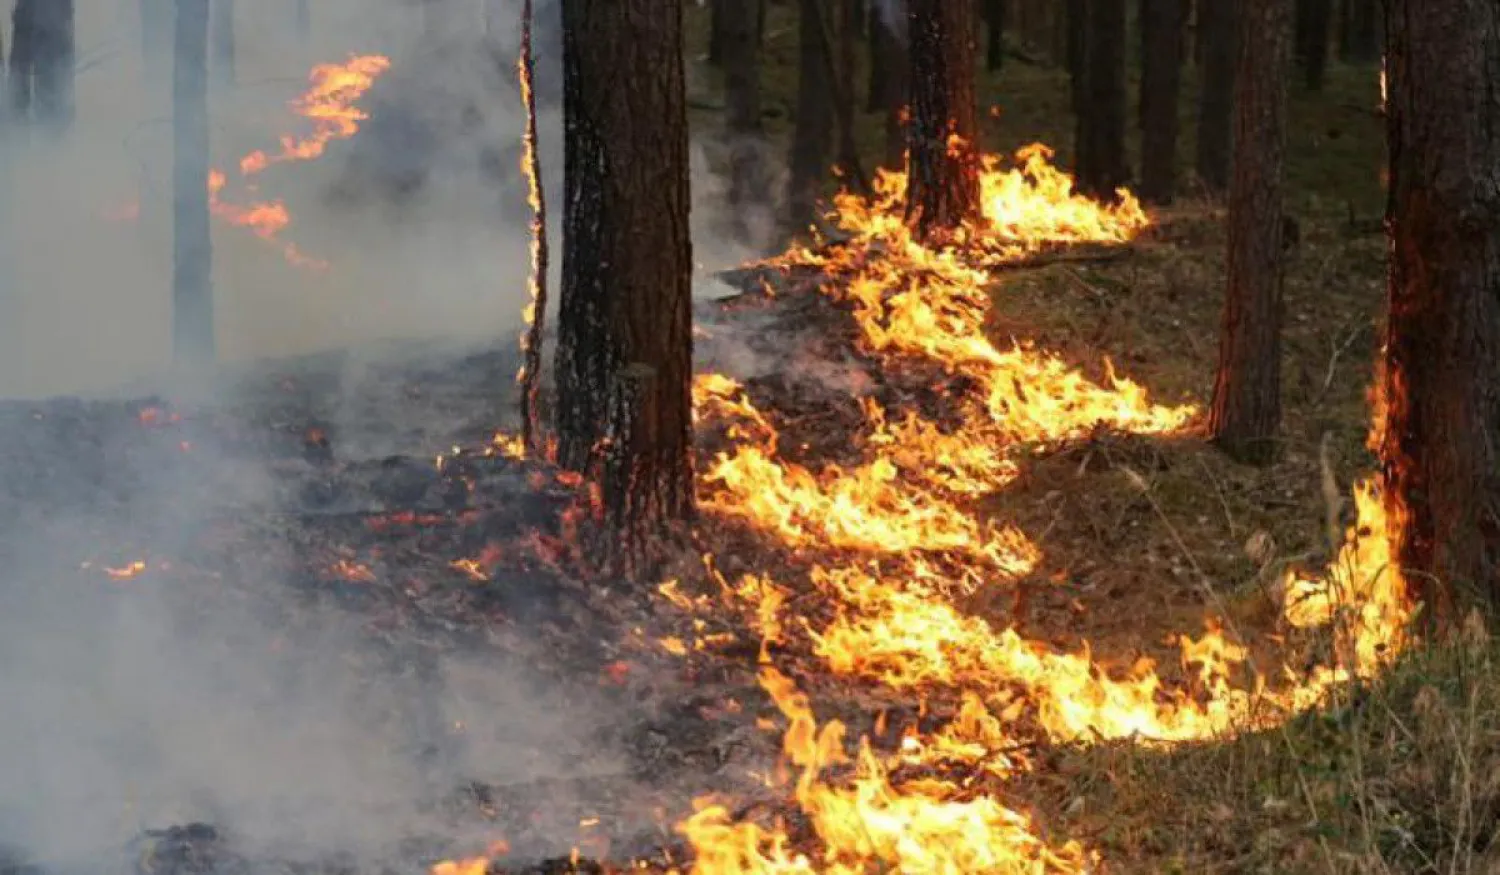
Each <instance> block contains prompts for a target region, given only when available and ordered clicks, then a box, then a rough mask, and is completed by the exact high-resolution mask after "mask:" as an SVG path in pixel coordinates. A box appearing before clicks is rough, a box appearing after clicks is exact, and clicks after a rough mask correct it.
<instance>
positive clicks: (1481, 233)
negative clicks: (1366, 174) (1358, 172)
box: [1376, 0, 1500, 625]
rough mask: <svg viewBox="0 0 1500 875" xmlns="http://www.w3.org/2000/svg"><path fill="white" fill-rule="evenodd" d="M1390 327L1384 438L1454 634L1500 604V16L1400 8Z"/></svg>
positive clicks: (1421, 586) (1389, 22)
mask: <svg viewBox="0 0 1500 875" xmlns="http://www.w3.org/2000/svg"><path fill="white" fill-rule="evenodd" d="M1385 24H1386V33H1387V38H1386V65H1387V66H1386V75H1387V89H1388V95H1389V97H1388V103H1387V109H1386V119H1387V122H1386V124H1387V129H1386V130H1387V146H1388V148H1387V152H1388V155H1389V161H1390V188H1389V193H1388V200H1387V213H1386V216H1387V222H1386V227H1387V229H1388V234H1389V239H1390V255H1391V259H1390V286H1389V305H1390V307H1389V314H1388V317H1387V322H1386V329H1385V331H1386V334H1385V343H1384V344H1383V345H1382V349H1383V354H1382V355H1383V357H1382V360H1381V368H1380V373H1381V384H1380V390H1381V391H1380V394H1381V398H1382V400H1383V402H1384V403H1383V404H1382V405H1381V406H1380V407H1381V409H1378V410H1377V416H1378V417H1379V419H1378V420H1377V425H1378V426H1379V428H1377V431H1376V438H1377V440H1378V447H1379V453H1380V457H1381V460H1382V463H1383V464H1382V470H1383V472H1384V478H1385V500H1386V502H1387V519H1389V520H1394V521H1397V522H1398V523H1399V524H1400V529H1399V531H1398V532H1397V537H1396V559H1397V561H1398V563H1399V564H1400V566H1401V567H1402V568H1404V569H1408V573H1407V579H1408V580H1410V581H1412V582H1413V584H1414V586H1415V589H1416V590H1417V592H1416V593H1414V594H1415V595H1418V596H1419V597H1421V598H1422V599H1423V600H1424V602H1425V603H1426V605H1427V608H1428V610H1429V616H1430V618H1432V619H1434V620H1436V621H1437V622H1438V623H1439V624H1440V625H1448V624H1451V622H1452V621H1453V620H1455V619H1457V618H1458V617H1457V613H1458V612H1457V611H1456V608H1457V606H1458V604H1459V603H1460V601H1462V600H1463V599H1462V597H1461V594H1470V593H1472V594H1473V595H1476V596H1478V597H1480V598H1481V599H1484V600H1487V601H1488V602H1489V603H1490V604H1491V606H1493V605H1495V604H1500V196H1497V194H1496V193H1497V192H1500V89H1497V88H1496V78H1495V71H1496V70H1497V69H1500V5H1497V4H1495V3H1491V2H1473V0H1421V2H1420V3H1418V2H1417V0H1390V2H1388V3H1387V4H1386V21H1385Z"/></svg>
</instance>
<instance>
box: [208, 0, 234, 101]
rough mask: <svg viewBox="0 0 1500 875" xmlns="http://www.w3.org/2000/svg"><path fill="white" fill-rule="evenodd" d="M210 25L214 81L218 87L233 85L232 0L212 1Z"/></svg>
mask: <svg viewBox="0 0 1500 875" xmlns="http://www.w3.org/2000/svg"><path fill="white" fill-rule="evenodd" d="M211 14H212V19H211V22H210V23H211V24H212V26H213V52H212V53H211V55H210V57H211V58H212V60H213V74H214V81H215V82H217V83H218V84H220V85H233V84H234V0H214V3H213V10H212V13H211Z"/></svg>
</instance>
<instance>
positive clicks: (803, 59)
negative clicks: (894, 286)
mask: <svg viewBox="0 0 1500 875" xmlns="http://www.w3.org/2000/svg"><path fill="white" fill-rule="evenodd" d="M820 5H821V4H820V2H819V0H798V7H799V10H800V16H799V22H798V28H797V44H798V50H797V118H796V122H795V124H796V126H795V128H794V129H793V131H792V154H791V158H790V161H789V164H790V171H791V172H790V174H789V176H788V178H787V197H786V208H787V216H786V225H787V230H788V231H789V232H790V233H792V234H800V233H801V232H802V231H804V230H806V228H807V227H808V226H809V225H811V224H813V222H815V221H816V220H817V218H818V192H819V190H820V188H821V187H822V185H823V180H824V179H825V178H827V176H828V171H829V167H830V166H831V164H832V161H831V158H830V156H831V152H832V149H833V115H834V109H833V84H832V83H831V82H830V81H829V76H828V71H829V70H831V69H832V62H831V59H830V58H829V57H828V56H827V52H826V46H825V45H824V43H823V41H822V40H821V39H819V38H818V37H817V36H815V33H816V31H817V29H818V28H820V27H822V22H821V15H822V9H821V8H820Z"/></svg>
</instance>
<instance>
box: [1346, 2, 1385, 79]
mask: <svg viewBox="0 0 1500 875" xmlns="http://www.w3.org/2000/svg"><path fill="white" fill-rule="evenodd" d="M1346 9H1347V14H1348V19H1349V20H1348V24H1347V25H1345V27H1346V28H1347V32H1348V37H1347V39H1346V42H1345V44H1344V45H1343V46H1341V47H1340V51H1341V54H1342V57H1343V60H1344V62H1345V63H1348V64H1373V63H1375V62H1376V61H1378V60H1380V12H1379V9H1377V7H1376V0H1348V5H1347V6H1346Z"/></svg>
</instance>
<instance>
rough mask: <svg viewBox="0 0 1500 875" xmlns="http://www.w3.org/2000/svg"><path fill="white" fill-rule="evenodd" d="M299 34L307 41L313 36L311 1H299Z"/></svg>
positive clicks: (297, 12) (297, 10)
mask: <svg viewBox="0 0 1500 875" xmlns="http://www.w3.org/2000/svg"><path fill="white" fill-rule="evenodd" d="M296 15H297V34H298V35H299V36H301V37H302V38H304V39H306V38H307V37H308V36H310V35H312V5H311V4H310V3H309V0H297V8H296Z"/></svg>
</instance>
